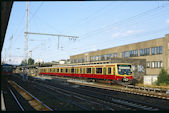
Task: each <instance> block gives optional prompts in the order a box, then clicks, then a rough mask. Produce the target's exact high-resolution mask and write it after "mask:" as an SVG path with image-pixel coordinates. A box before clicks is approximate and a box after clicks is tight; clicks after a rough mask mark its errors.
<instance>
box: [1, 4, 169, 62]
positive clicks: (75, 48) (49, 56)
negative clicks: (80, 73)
mask: <svg viewBox="0 0 169 113" xmlns="http://www.w3.org/2000/svg"><path fill="white" fill-rule="evenodd" d="M168 11H169V1H71V2H68V1H60V2H59V1H50V2H47V1H46V2H45V1H37V2H35V1H31V2H29V16H28V18H29V22H28V32H34V33H48V34H61V35H70V36H78V37H79V38H77V39H76V40H71V39H69V38H68V37H60V38H59V45H60V48H59V49H58V37H56V36H46V35H33V34H30V35H29V39H28V40H29V41H28V51H32V58H33V59H34V60H35V61H38V60H42V61H44V62H51V61H58V60H61V59H69V58H70V56H71V55H76V54H81V53H86V52H90V51H96V50H101V49H106V48H111V47H117V46H121V45H126V44H131V43H136V42H141V41H146V40H152V39H156V38H161V37H164V36H165V35H166V34H169V13H168ZM25 26H26V1H15V2H14V4H13V7H12V11H11V15H10V19H9V23H8V28H7V31H6V35H5V40H4V44H3V48H2V53H1V61H5V62H6V63H9V64H20V63H21V61H22V60H23V59H24V41H25V37H24V32H25V28H26V27H25ZM28 56H29V57H30V56H31V55H30V52H29V53H28ZM9 59H11V60H9Z"/></svg>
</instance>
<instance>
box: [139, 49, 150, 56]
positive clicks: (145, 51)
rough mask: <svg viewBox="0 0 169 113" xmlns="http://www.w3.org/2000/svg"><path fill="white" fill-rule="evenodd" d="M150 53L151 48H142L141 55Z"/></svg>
mask: <svg viewBox="0 0 169 113" xmlns="http://www.w3.org/2000/svg"><path fill="white" fill-rule="evenodd" d="M146 55H150V48H145V49H140V56H146Z"/></svg>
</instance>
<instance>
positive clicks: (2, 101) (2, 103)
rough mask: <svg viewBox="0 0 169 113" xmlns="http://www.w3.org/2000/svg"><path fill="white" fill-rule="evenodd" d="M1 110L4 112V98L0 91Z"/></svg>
mask: <svg viewBox="0 0 169 113" xmlns="http://www.w3.org/2000/svg"><path fill="white" fill-rule="evenodd" d="M1 110H2V111H6V107H5V103H4V96H3V91H2V90H1Z"/></svg>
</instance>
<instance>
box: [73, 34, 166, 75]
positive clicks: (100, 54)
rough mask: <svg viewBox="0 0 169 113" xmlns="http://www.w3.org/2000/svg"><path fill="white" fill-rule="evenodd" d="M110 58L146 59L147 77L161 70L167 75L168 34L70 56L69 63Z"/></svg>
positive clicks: (157, 73)
mask: <svg viewBox="0 0 169 113" xmlns="http://www.w3.org/2000/svg"><path fill="white" fill-rule="evenodd" d="M112 58H134V59H146V75H147V76H158V75H159V72H160V70H161V68H164V69H166V70H167V71H168V73H169V34H166V35H165V36H164V37H162V38H158V39H154V40H148V41H143V42H138V43H133V44H128V45H123V46H118V47H113V48H108V49H103V50H98V51H92V52H88V53H83V54H78V55H74V56H70V61H71V63H83V62H95V61H105V60H110V59H112Z"/></svg>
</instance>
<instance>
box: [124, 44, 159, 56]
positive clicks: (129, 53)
mask: <svg viewBox="0 0 169 113" xmlns="http://www.w3.org/2000/svg"><path fill="white" fill-rule="evenodd" d="M121 54H122V58H126V57H135V56H138V50H132V51H124V52H122V53H121ZM151 54H152V55H156V54H162V46H158V47H152V48H151ZM146 55H150V48H144V49H140V56H146Z"/></svg>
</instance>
